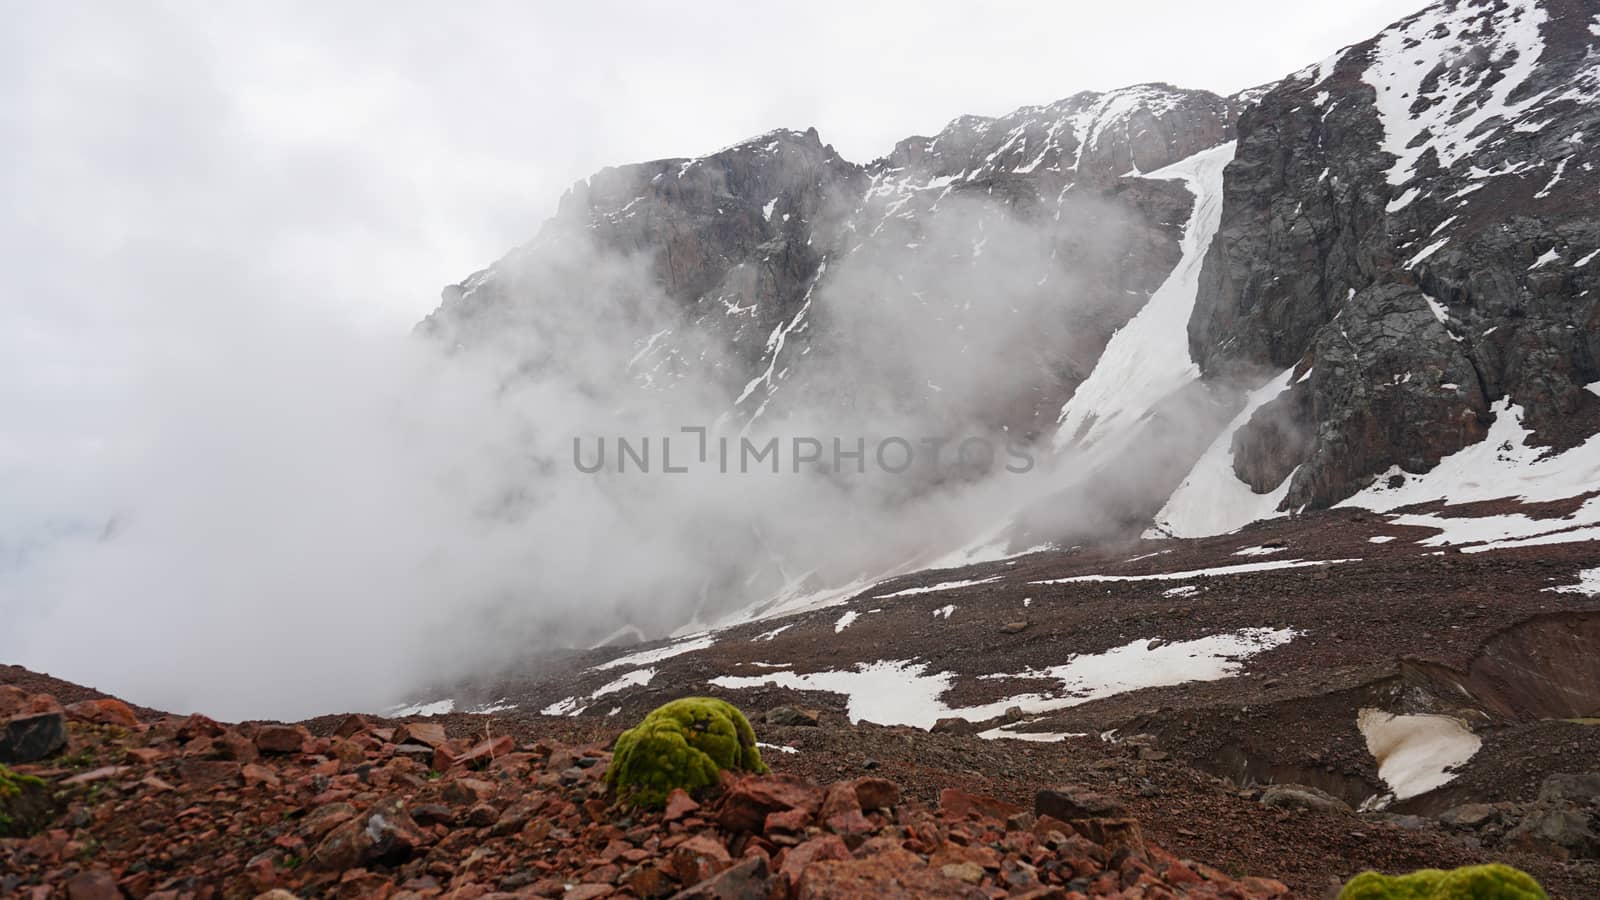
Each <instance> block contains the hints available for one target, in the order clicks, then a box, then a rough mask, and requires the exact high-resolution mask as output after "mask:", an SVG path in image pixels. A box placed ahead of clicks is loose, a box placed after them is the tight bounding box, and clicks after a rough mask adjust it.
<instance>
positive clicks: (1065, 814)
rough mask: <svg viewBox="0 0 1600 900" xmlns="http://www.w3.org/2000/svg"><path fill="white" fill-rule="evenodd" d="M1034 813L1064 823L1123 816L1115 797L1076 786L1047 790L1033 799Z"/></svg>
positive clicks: (1040, 792) (1121, 808)
mask: <svg viewBox="0 0 1600 900" xmlns="http://www.w3.org/2000/svg"><path fill="white" fill-rule="evenodd" d="M1033 812H1034V814H1035V815H1040V816H1053V817H1054V818H1057V819H1060V820H1061V821H1063V822H1066V821H1070V820H1072V819H1115V818H1119V817H1121V816H1122V815H1123V807H1122V804H1121V803H1120V802H1119V801H1118V800H1117V799H1116V798H1115V797H1108V796H1106V795H1105V794H1101V793H1098V792H1096V791H1091V790H1089V789H1087V788H1083V787H1078V786H1076V785H1068V786H1066V787H1057V788H1045V789H1044V790H1041V791H1039V792H1038V793H1037V794H1035V795H1034V797H1033Z"/></svg>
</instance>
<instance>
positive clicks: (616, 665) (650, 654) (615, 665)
mask: <svg viewBox="0 0 1600 900" xmlns="http://www.w3.org/2000/svg"><path fill="white" fill-rule="evenodd" d="M716 642H717V641H716V638H713V637H712V636H711V635H709V634H703V635H700V636H698V637H694V638H690V639H688V640H682V641H678V642H676V643H672V644H668V645H666V646H665V647H657V648H655V649H654V650H640V651H639V652H637V653H629V654H628V655H627V656H619V657H617V658H616V659H613V660H610V661H607V662H603V663H601V664H599V665H597V666H590V669H591V670H592V671H595V672H601V671H605V670H606V669H621V668H623V667H630V668H638V667H640V666H646V665H649V664H650V663H658V662H661V661H662V660H664V659H671V658H673V657H674V656H682V655H683V654H685V653H694V652H695V651H697V650H704V649H706V648H707V647H710V646H711V645H712V644H715V643H716Z"/></svg>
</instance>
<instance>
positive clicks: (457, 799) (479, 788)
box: [439, 778, 494, 804]
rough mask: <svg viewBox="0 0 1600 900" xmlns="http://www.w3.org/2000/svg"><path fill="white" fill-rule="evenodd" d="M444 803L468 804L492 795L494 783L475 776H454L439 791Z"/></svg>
mask: <svg viewBox="0 0 1600 900" xmlns="http://www.w3.org/2000/svg"><path fill="white" fill-rule="evenodd" d="M439 796H441V797H442V798H444V801H445V802H446V803H456V804H468V803H477V802H478V801H480V800H487V799H488V798H490V797H493V796H494V785H493V784H490V783H489V782H487V781H481V780H479V779H477V778H455V779H452V780H450V781H447V782H446V783H445V786H444V788H443V789H442V790H441V791H440V792H439Z"/></svg>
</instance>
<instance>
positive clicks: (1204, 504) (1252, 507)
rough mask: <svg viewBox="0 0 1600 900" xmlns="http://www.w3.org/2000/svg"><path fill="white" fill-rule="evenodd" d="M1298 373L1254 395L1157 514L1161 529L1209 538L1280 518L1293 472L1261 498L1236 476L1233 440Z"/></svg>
mask: <svg viewBox="0 0 1600 900" xmlns="http://www.w3.org/2000/svg"><path fill="white" fill-rule="evenodd" d="M1293 378H1294V370H1293V369H1288V370H1285V371H1284V372H1283V373H1281V374H1280V375H1278V376H1277V377H1275V378H1273V379H1271V380H1270V381H1268V382H1267V383H1266V384H1265V385H1263V386H1262V387H1260V388H1258V389H1256V390H1255V391H1252V392H1251V393H1250V394H1249V395H1248V396H1247V397H1246V398H1245V404H1244V409H1241V410H1240V411H1239V414H1238V415H1237V416H1234V417H1233V421H1232V422H1229V423H1228V426H1227V427H1226V428H1224V429H1222V433H1221V434H1219V435H1217V439H1216V440H1214V441H1212V442H1211V446H1210V447H1207V448H1206V451H1205V453H1202V454H1201V455H1200V459H1199V460H1197V461H1196V462H1195V464H1194V468H1192V469H1190V470H1189V474H1188V475H1186V476H1184V479H1183V482H1182V483H1181V484H1179V485H1178V489H1177V490H1175V491H1173V492H1172V496H1171V497H1168V498H1167V502H1166V505H1165V506H1163V507H1162V508H1161V511H1160V512H1159V513H1157V514H1156V524H1157V525H1158V526H1160V528H1162V529H1163V530H1164V531H1166V533H1168V534H1171V535H1172V536H1174V537H1181V538H1182V537H1209V536H1211V535H1214V534H1226V533H1228V532H1230V531H1235V530H1237V529H1240V528H1243V527H1244V526H1246V525H1248V524H1250V523H1251V522H1255V521H1258V520H1260V519H1267V518H1272V517H1274V516H1277V515H1279V514H1280V513H1279V512H1278V507H1279V505H1281V504H1282V503H1283V498H1284V497H1286V496H1288V494H1289V485H1290V483H1292V482H1293V481H1294V473H1292V472H1291V473H1290V474H1289V475H1288V477H1286V478H1284V479H1283V484H1280V485H1279V486H1278V487H1277V489H1275V490H1273V491H1270V492H1268V493H1265V494H1257V493H1256V492H1255V491H1252V490H1251V489H1250V485H1248V484H1245V483H1244V482H1242V481H1240V480H1239V478H1238V476H1237V475H1235V474H1234V473H1233V435H1234V433H1235V432H1237V431H1238V430H1239V429H1241V428H1243V427H1244V426H1245V424H1246V423H1248V422H1249V421H1250V417H1251V416H1253V415H1255V413H1256V410H1258V409H1260V408H1261V407H1263V406H1265V405H1266V404H1267V403H1269V402H1271V401H1272V400H1273V399H1275V398H1276V397H1277V396H1278V395H1279V394H1281V393H1283V392H1284V391H1286V390H1288V389H1289V387H1290V385H1291V384H1292V379H1293Z"/></svg>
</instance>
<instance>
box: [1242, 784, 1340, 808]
mask: <svg viewBox="0 0 1600 900" xmlns="http://www.w3.org/2000/svg"><path fill="white" fill-rule="evenodd" d="M1261 805H1262V806H1270V807H1272V808H1274V809H1303V810H1309V811H1311V812H1319V813H1348V812H1350V811H1351V810H1350V804H1348V803H1346V802H1344V801H1343V800H1340V799H1339V798H1337V797H1335V796H1333V795H1332V794H1329V793H1327V792H1326V791H1320V790H1318V789H1316V788H1314V787H1309V786H1307V785H1303V784H1275V785H1273V786H1272V787H1269V788H1267V789H1266V790H1264V791H1262V792H1261Z"/></svg>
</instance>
